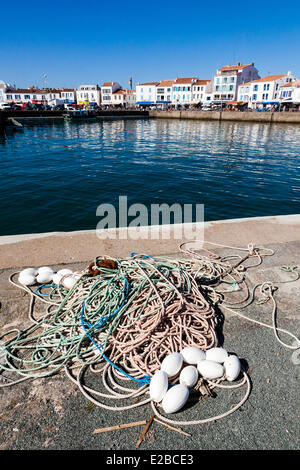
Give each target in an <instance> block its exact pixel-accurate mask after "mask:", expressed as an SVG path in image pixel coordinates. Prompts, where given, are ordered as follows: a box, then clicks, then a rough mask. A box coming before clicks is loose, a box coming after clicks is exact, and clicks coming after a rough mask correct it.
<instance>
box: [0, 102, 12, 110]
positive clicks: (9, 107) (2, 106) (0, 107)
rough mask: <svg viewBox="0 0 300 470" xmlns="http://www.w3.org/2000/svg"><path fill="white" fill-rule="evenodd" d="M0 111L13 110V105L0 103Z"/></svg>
mask: <svg viewBox="0 0 300 470" xmlns="http://www.w3.org/2000/svg"><path fill="white" fill-rule="evenodd" d="M0 109H3V110H5V109H11V104H10V103H0Z"/></svg>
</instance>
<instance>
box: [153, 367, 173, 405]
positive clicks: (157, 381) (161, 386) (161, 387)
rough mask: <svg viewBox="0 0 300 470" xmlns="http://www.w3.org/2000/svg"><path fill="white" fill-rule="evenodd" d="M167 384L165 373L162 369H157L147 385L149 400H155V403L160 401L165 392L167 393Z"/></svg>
mask: <svg viewBox="0 0 300 470" xmlns="http://www.w3.org/2000/svg"><path fill="white" fill-rule="evenodd" d="M168 386H169V383H168V375H167V373H166V372H164V371H163V370H158V371H157V372H155V374H154V375H153V377H152V379H151V382H150V387H149V393H150V398H151V400H152V401H155V402H156V403H160V402H161V401H162V399H163V398H164V396H165V394H166V393H167V390H168Z"/></svg>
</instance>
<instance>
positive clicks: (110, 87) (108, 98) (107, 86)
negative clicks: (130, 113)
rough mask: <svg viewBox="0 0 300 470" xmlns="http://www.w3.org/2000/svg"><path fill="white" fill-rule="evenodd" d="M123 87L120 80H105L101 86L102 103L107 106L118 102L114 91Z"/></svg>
mask: <svg viewBox="0 0 300 470" xmlns="http://www.w3.org/2000/svg"><path fill="white" fill-rule="evenodd" d="M121 89H122V87H121V85H120V83H118V82H104V83H103V85H102V86H101V104H102V105H107V106H110V105H114V104H116V103H114V97H113V93H115V92H116V91H118V90H121ZM120 96H121V95H120Z"/></svg>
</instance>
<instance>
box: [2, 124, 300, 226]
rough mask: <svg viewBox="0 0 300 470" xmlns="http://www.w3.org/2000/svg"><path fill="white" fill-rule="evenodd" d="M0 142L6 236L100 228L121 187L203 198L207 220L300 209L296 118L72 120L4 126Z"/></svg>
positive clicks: (150, 195)
mask: <svg viewBox="0 0 300 470" xmlns="http://www.w3.org/2000/svg"><path fill="white" fill-rule="evenodd" d="M0 144H1V145H0V183H1V188H2V200H1V202H2V204H1V208H0V215H1V222H2V230H1V232H2V233H1V234H10V233H28V232H40V231H51V230H79V229H89V228H94V227H95V226H96V224H97V219H96V215H95V214H96V207H97V206H98V204H100V203H102V202H112V203H115V204H117V202H118V197H119V195H127V196H128V202H129V203H134V202H139V203H145V204H148V205H149V204H151V203H163V202H166V203H169V204H173V203H174V202H178V203H182V204H184V203H204V204H205V218H206V220H215V219H222V218H235V217H248V216H260V215H275V214H288V213H297V212H299V202H300V192H299V186H300V183H299V167H300V128H299V126H296V125H287V124H272V125H270V124H264V123H237V122H213V121H209V122H208V121H189V120H182V121H181V120H172V119H170V120H155V119H150V120H146V119H130V120H129V119H128V120H127V119H124V120H123V119H122V120H119V119H118V120H100V121H97V122H93V123H91V122H80V123H72V122H66V123H61V124H58V123H55V124H51V125H49V124H48V125H34V126H25V128H24V132H23V133H15V134H13V135H7V136H6V137H5V136H3V135H1V134H0ZM12 195H13V197H12Z"/></svg>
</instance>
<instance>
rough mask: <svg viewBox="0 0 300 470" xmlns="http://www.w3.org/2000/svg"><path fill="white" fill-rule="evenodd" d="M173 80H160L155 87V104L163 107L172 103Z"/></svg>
mask: <svg viewBox="0 0 300 470" xmlns="http://www.w3.org/2000/svg"><path fill="white" fill-rule="evenodd" d="M173 83H174V80H162V81H161V82H159V84H158V85H157V86H156V100H155V101H156V104H157V105H160V106H161V107H165V106H167V105H168V104H171V103H172V86H173Z"/></svg>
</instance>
